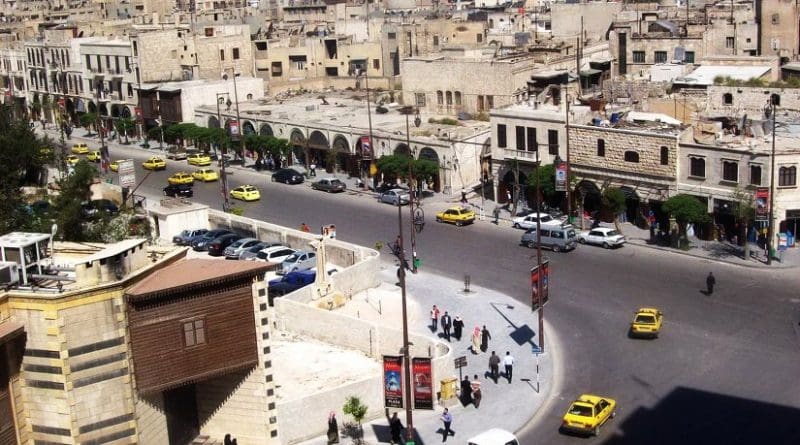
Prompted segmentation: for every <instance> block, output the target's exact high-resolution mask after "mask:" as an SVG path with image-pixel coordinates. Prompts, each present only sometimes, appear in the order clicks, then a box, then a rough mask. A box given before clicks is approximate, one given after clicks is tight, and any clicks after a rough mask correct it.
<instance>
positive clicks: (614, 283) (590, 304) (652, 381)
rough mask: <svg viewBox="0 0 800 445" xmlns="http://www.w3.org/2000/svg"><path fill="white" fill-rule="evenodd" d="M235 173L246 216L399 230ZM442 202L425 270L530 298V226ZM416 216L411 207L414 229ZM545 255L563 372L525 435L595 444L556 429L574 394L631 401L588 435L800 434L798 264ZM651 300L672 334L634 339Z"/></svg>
mask: <svg viewBox="0 0 800 445" xmlns="http://www.w3.org/2000/svg"><path fill="white" fill-rule="evenodd" d="M152 153H153V152H152V151H145V150H142V149H138V148H133V147H130V146H128V147H121V146H116V145H113V144H112V146H111V155H112V158H113V159H117V158H121V157H132V158H134V159H136V160H137V170H138V171H137V178H139V179H141V178H142V177H143V174H142V171H141V170H139V169H138V167H140V165H141V161H142V160H143V159H145V158H146V157H147V156H148V155H150V154H152ZM193 168H194V167H191V168H190V167H188V166H187V165H186V162H185V161H168V169H167V171H166V172H163V171H162V172H156V173H153V174H152V175H150V177H149V178H148V179H147V180H146V181H145V183H144V184H143V185H142V187H141V188H140V190H139V192H137V193H139V194H142V193H144V194H147V195H151V196H155V195H159V194H160V193H161V188H162V187H163V186H164V185H166V178H167V177H168V176H169V175H170V174H172V173H174V172H176V171H180V170H186V171H191V170H192V169H193ZM231 172H232V173H231V174H230V176H229V178H230V180H229V182H230V186H231V187H234V186H236V185H238V184H242V183H253V184H255V185H257V186H259V188H260V189H261V193H262V199H261V201H260V202H256V203H246V204H237V205H240V206H242V207H244V208H245V209H246V210H245V216H248V217H252V218H257V219H261V220H266V221H270V222H274V223H277V224H282V225H286V226H290V227H297V226H298V225H299V224H300V223H301V222H305V223H307V224H309V225H310V226H311V227H312V228H316V227H319V226H321V225H323V224H336V227H337V237H338V238H340V239H342V240H345V241H350V242H354V243H359V244H363V245H368V246H372V245H374V243H375V242H376V241H382V242H384V243H386V242H387V241H390V240H393V239H394V238H395V236H396V234H397V211H396V208H393V207H391V206H388V205H381V204H379V203H377V202H376V201H375V200H373V199H370V198H367V197H365V196H359V195H355V194H351V193H346V194H338V195H327V194H325V193H322V192H315V191H313V190H311V189H310V188H309V187H307V186H305V185H303V186H287V185H283V184H276V183H270V182H269V175H268V173H256V172H254V171H249V170H248V171H245V170H242V169H238V168H234V169H231ZM114 176H115V175H114ZM194 200H195V201H197V202H203V203H207V204H210V205H211V206H212V207H215V208H221V198H220V194H219V186H218V184H217V183H210V184H199V183H198V184H197V185H195V198H194ZM441 206H442V205H441V204H439V207H441ZM436 207H437V206H435V205H432V204H427V205H426V204H425V203H423V209H424V210H425V212H426V220H427V221H428V224H426V226H425V230H424V231H423V232H422V233H421V234H419V235H418V236H417V246H418V248H417V250H418V255H419V256H420V257H421V258H422V261H423V265H422V267H423V268H425V269H428V270H433V271H437V272H439V273H441V274H443V275H446V276H449V277H452V278H456V279H462V278H463V276H464V275H465V274H469V275H470V276H471V279H472V282H473V283H475V284H478V285H480V286H485V287H489V288H493V289H496V290H498V291H502V292H505V293H507V294H509V295H512V296H514V297H515V298H517V299H518V300H519V301H521V302H523V303H526V304H529V303H530V284H529V269H530V267H531V265H532V264H533V263H534V262H535V256H533V255H534V253H535V251H533V250H530V249H527V248H524V247H520V246H519V245H518V242H519V237H520V236H521V233H522V232H521V231H518V230H514V229H510V228H498V227H496V226H494V225H492V224H489V223H487V222H479V223H476V224H474V225H472V226H467V227H462V228H457V227H454V226H450V225H440V224H437V223H435V222H434V218H433V212H434V210H435V209H436ZM407 217H408V209H406V208H404V209H403V218H404V224H405V226H406V227H408V220H407ZM547 256H548V257H549V258H550V259H551V291H550V302H549V303H548V305H547V306H546V311H545V315H546V317H547V320H548V322H549V324H550V325H551V326H553V327H554V329H555V331H556V333H555V334H556V337H557V341H558V343H557V345H558V346H557V347H558V348H559V350H558V351H557V352H556V353H557V354H558V356H559V358H560V359H561V360H562V361H561V368H562V375H561V376H560V377H561V378H560V380H559V384H558V385H557V386H556V387H554V388H553V392H552V394H551V398H550V402H549V403H548V404H547V405H545V407H544V409H543V410H542V411H541V412H540V413H539V414H538V415H537V416H536V418H535V419H534V420H533V421H532V422H531V424H530V425H528V427H526V429H525V430H524V431H522V432H521V433H520V439H521V444H524V445H528V444H534V443H537V444H567V443H587V442H586V441H585V440H584V439H581V438H577V437H573V436H567V435H562V434H560V433H559V432H558V427H559V425H560V420H561V415H562V414H563V412H564V410H565V409H566V408H567V406H568V404H569V402H570V401H571V400H572V399H573V398H574V397H575V396H577V395H579V394H581V393H584V392H591V393H596V394H601V395H606V396H609V397H612V398H615V399H617V401H618V404H619V408H618V410H617V414H618V415H617V417H616V418H615V419H613V420H611V421H610V422H609V423H607V424H606V425H605V426H604V427H603V431H602V433H601V434H600V436H599V437H597V438H592V439H589V440H588V443H607V444H618V443H619V444H622V443H625V444H643V443H649V444H654V443H665V444H667V443H684V444H687V443H720V444H721V443H725V444H734V443H741V444H754V443H765V444H766V443H769V444H797V443H800V421H798V419H800V325H798V323H800V295H798V293H797V291H796V289H797V288H798V287H797V285H798V282H799V281H800V279H798V273H797V271H795V270H765V269H748V268H741V267H735V266H730V265H726V264H721V263H716V262H713V261H708V260H702V259H697V258H694V257H688V256H683V255H678V254H673V253H669V252H662V251H658V250H652V249H648V248H644V247H638V246H626V247H623V248H622V249H618V250H603V249H601V248H593V247H589V246H580V247H579V248H578V249H576V250H575V251H573V252H570V253H562V254H553V253H550V252H548V253H547ZM708 271H713V272H714V274H715V275H716V277H717V288H716V290H715V293H714V295H713V296H711V297H709V296H705V295H703V294H702V293H700V289H701V288H703V287H704V284H705V281H704V280H705V276H706V274H707V273H708ZM411 279H414V278H413V276H412V277H411ZM650 305H652V306H656V307H658V308H660V309H662V310H663V311H664V313H665V326H664V328H663V334H662V335H661V337H660V338H658V339H657V340H652V341H649V340H631V339H628V338H627V336H626V334H627V326H628V323H629V322H630V320H631V318H632V316H633V312H634V310H635V309H636V308H638V307H640V306H650ZM546 334H547V333H546ZM546 338H548V339H552V337H546ZM553 345H554V344H553V343H552V342H548V346H547V347H548V348H552V347H553ZM549 353H552V352H549ZM510 403H524V401H513V402H510ZM489 426H491V414H490V413H487V427H489Z"/></svg>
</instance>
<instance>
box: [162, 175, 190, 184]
mask: <svg viewBox="0 0 800 445" xmlns="http://www.w3.org/2000/svg"><path fill="white" fill-rule="evenodd" d="M167 182H169V183H170V184H194V178H193V177H192V175H190V174H189V173H186V172H180V173H175V174H174V175H172V176H170V177H169V178H167Z"/></svg>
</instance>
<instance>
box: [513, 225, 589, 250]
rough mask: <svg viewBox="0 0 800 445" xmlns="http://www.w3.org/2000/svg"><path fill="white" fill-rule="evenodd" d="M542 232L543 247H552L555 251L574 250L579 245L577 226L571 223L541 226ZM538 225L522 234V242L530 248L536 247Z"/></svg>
mask: <svg viewBox="0 0 800 445" xmlns="http://www.w3.org/2000/svg"><path fill="white" fill-rule="evenodd" d="M541 228H542V233H541V236H540V237H539V239H540V240H541V245H542V247H544V248H546V249H552V250H553V252H561V251H567V250H572V249H574V248H575V247H576V246H577V244H578V243H577V241H578V238H577V236H576V234H575V228H574V227H572V226H571V225H569V226H565V227H561V226H541ZM536 238H537V237H536V226H534V227H532V228H530V229H528V230H526V231H525V233H523V234H522V239H521V240H520V244H522V245H523V246H528V247H530V248H535V247H536Z"/></svg>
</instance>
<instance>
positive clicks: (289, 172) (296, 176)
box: [272, 168, 305, 184]
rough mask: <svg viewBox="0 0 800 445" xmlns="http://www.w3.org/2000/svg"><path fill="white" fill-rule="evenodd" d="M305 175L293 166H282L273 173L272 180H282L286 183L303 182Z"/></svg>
mask: <svg viewBox="0 0 800 445" xmlns="http://www.w3.org/2000/svg"><path fill="white" fill-rule="evenodd" d="M304 180H305V179H303V175H302V174H300V172H298V171H297V170H295V169H293V168H282V169H280V170H278V171H276V172H275V173H273V174H272V182H282V183H284V184H302V183H303V181H304Z"/></svg>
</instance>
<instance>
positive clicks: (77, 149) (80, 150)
mask: <svg viewBox="0 0 800 445" xmlns="http://www.w3.org/2000/svg"><path fill="white" fill-rule="evenodd" d="M71 151H72V153H73V154H76V155H85V154H86V153H89V146H88V145H86V144H84V143H83V142H78V143H77V144H75V145H73V146H72V150H71Z"/></svg>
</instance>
